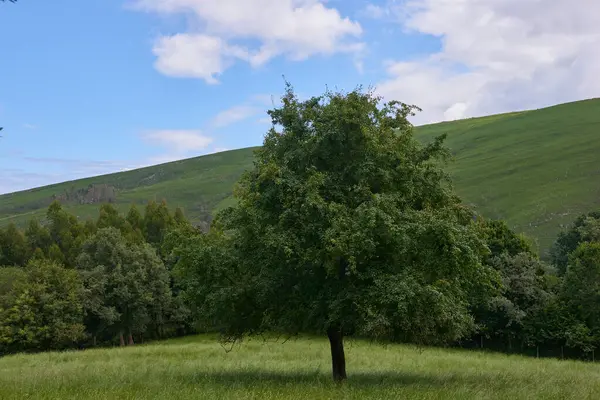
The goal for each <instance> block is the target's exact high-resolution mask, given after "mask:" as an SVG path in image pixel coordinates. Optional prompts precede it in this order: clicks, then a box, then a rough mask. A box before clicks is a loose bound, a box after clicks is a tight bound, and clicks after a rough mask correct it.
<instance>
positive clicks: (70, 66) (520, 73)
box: [0, 0, 600, 193]
mask: <svg viewBox="0 0 600 400" xmlns="http://www.w3.org/2000/svg"><path fill="white" fill-rule="evenodd" d="M583 1H584V2H585V1H588V0H583ZM511 2H512V3H513V4H514V7H512V8H511V7H507V4H508V3H511ZM451 3H452V2H449V0H410V1H394V0H373V1H362V0H343V1H342V0H328V1H324V0H85V1H76V0H64V1H60V2H55V1H34V0H19V1H18V2H17V3H15V4H11V3H0V37H1V38H2V39H1V40H0V54H1V57H0V59H1V61H0V126H3V127H4V131H3V132H2V133H3V136H4V137H3V138H1V139H0V193H6V192H11V191H16V190H21V189H26V188H30V187H35V186H39V185H43V184H49V183H54V182H60V181H64V180H69V179H75V178H79V177H85V176H91V175H98V174H102V173H106V172H113V171H119V170H123V169H128V168H135V167H139V166H144V165H151V164H156V163H159V162H164V161H170V160H175V159H181V158H187V157H192V156H196V155H201V154H208V153H212V152H216V151H221V150H223V149H235V148H241V147H248V146H254V145H259V144H260V143H261V142H262V136H263V134H264V132H265V131H266V130H267V129H268V127H269V125H268V122H266V121H265V117H267V115H266V110H267V109H268V108H270V107H271V101H272V100H271V98H272V96H274V97H275V99H277V98H278V97H279V96H280V94H281V92H282V90H283V88H284V82H283V78H282V75H285V77H286V78H287V79H288V80H289V81H290V82H291V83H292V84H293V85H294V86H295V88H296V91H297V92H298V93H299V94H300V95H303V96H309V95H315V94H319V93H322V92H323V90H324V89H325V86H326V85H328V86H330V87H335V86H337V87H338V88H343V89H352V88H353V87H355V86H356V85H357V84H363V85H365V86H368V85H373V86H375V87H376V89H377V90H378V91H379V92H380V93H381V94H382V95H383V96H384V97H385V98H386V99H392V98H394V99H397V100H401V101H405V102H409V103H413V104H417V105H419V106H420V107H422V108H423V110H424V111H423V113H421V114H420V115H419V116H417V117H415V119H414V121H413V122H414V123H415V124H420V123H426V122H435V121H442V120H448V119H456V118H463V117H469V116H478V115H484V114H489V113H494V112H503V111H509V110H515V109H524V108H535V107H541V106H546V105H550V104H555V103H558V102H563V101H570V100H576V99H582V98H589V97H595V96H597V95H598V94H599V93H600V84H598V81H597V79H596V72H595V71H597V70H598V67H599V66H600V60H599V59H600V57H599V56H598V55H597V54H596V53H597V52H595V51H593V49H594V48H598V45H599V44H600V41H599V39H598V37H599V36H598V35H599V34H600V28H599V27H598V26H597V25H598V24H596V23H595V22H594V19H593V18H591V17H590V16H589V15H594V13H591V14H590V12H591V11H590V10H589V9H588V10H587V12H582V11H577V10H571V8H572V7H570V5H569V4H570V3H569V2H568V1H566V0H564V1H563V0H551V3H552V4H553V5H552V6H551V7H543V8H540V7H538V8H536V7H534V5H535V4H534V3H537V4H538V6H539V5H540V4H541V3H540V2H539V1H537V0H526V1H524V2H521V3H515V2H514V0H502V1H500V0H490V1H489V2H488V3H489V4H487V5H484V6H482V5H481V2H478V1H477V0H463V1H462V3H463V7H457V6H456V2H455V3H454V5H452V4H451ZM526 3H527V5H525V6H523V4H526ZM449 4H450V6H449ZM519 4H520V5H519ZM545 4H549V3H545ZM589 5H590V7H592V8H594V9H598V8H599V7H598V6H597V5H595V2H591V1H590V3H589ZM598 11H600V9H599V10H598ZM595 15H600V14H595ZM552 21H554V22H555V23H556V24H557V25H553V26H550V25H549V23H550V22H552ZM556 26H559V27H558V28H556Z"/></svg>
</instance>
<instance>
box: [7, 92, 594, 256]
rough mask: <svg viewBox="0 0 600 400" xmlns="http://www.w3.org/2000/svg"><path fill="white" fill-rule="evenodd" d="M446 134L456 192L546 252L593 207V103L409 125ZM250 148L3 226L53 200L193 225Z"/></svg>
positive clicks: (227, 199)
mask: <svg viewBox="0 0 600 400" xmlns="http://www.w3.org/2000/svg"><path fill="white" fill-rule="evenodd" d="M442 133H447V134H448V140H447V145H448V146H449V147H450V149H451V150H452V152H453V154H454V155H455V160H454V161H453V162H452V164H451V165H450V171H451V173H452V175H453V178H454V182H455V186H456V189H457V191H458V193H459V194H460V195H461V196H462V197H463V199H464V200H465V201H466V202H467V203H469V204H471V205H473V206H475V208H476V209H477V210H478V211H479V212H481V213H482V214H483V215H484V216H487V217H490V218H502V219H505V220H506V221H508V223H509V224H510V225H511V226H512V227H513V228H514V229H515V230H517V231H519V232H524V233H526V234H528V235H530V236H532V237H533V238H535V239H536V240H537V241H538V245H539V248H540V250H541V252H542V254H543V253H545V252H546V251H547V249H548V248H549V246H550V244H551V243H552V242H553V240H554V238H555V236H556V234H557V233H558V231H559V230H560V229H561V226H563V225H564V224H568V223H569V222H571V221H572V220H573V219H574V218H575V217H576V216H577V215H578V214H580V213H582V212H586V211H589V210H592V209H598V208H600V99H593V100H585V101H579V102H574V103H567V104H561V105H557V106H553V107H548V108H544V109H540V110H533V111H524V112H518V113H509V114H500V115H493V116H489V117H482V118H473V119H466V120H460V121H454V122H446V123H440V124H433V125H425V126H421V127H418V128H417V129H416V134H417V137H418V138H420V139H421V140H423V141H428V140H431V139H432V138H433V137H435V136H437V135H439V134H442ZM252 151H253V149H241V150H233V151H228V152H223V153H219V154H213V155H208V156H203V157H198V158H193V159H188V160H183V161H177V162H172V163H168V164H162V165H158V166H153V167H148V168H143V169H138V170H133V171H127V172H121V173H116V174H111V175H105V176H100V177H95V178H88V179H82V180H78V181H73V182H66V183H61V184H57V185H51V186H46V187H42V188H38V189H32V190H27V191H22V192H17V193H13V194H8V195H3V196H0V225H6V224H7V223H9V222H10V221H14V222H16V223H18V224H23V223H24V222H26V221H27V220H29V219H30V218H31V217H34V216H36V217H40V218H43V214H44V211H45V207H47V206H48V204H49V203H50V202H51V201H52V200H53V198H59V199H60V200H61V201H62V202H63V203H64V204H65V205H66V207H67V209H69V210H70V211H71V212H73V213H75V214H76V215H77V216H79V217H80V218H89V217H95V216H96V214H97V210H98V205H97V204H96V203H98V202H102V201H108V200H111V201H113V202H114V203H115V204H116V205H117V206H118V207H119V208H122V209H125V208H127V207H128V206H129V204H131V203H134V202H135V203H138V204H144V203H145V202H146V201H148V200H149V199H157V200H161V199H163V198H164V199H166V200H167V201H168V203H169V204H170V206H172V207H175V206H181V207H183V208H184V209H185V211H186V214H187V215H188V217H190V218H191V219H192V220H194V221H196V222H199V221H201V220H203V219H206V218H207V217H208V215H210V213H212V212H214V211H216V210H218V209H220V208H222V207H223V206H226V205H227V204H231V202H232V199H231V191H232V188H233V185H234V183H235V181H236V180H237V179H238V178H239V177H240V175H241V173H242V172H243V170H244V169H247V168H249V167H250V166H251V164H252V159H253V153H252Z"/></svg>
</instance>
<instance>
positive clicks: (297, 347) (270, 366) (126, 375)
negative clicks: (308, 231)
mask: <svg viewBox="0 0 600 400" xmlns="http://www.w3.org/2000/svg"><path fill="white" fill-rule="evenodd" d="M346 353H347V363H348V372H349V380H348V382H347V383H346V384H345V385H342V386H336V385H335V384H334V383H332V381H331V378H330V356H329V348H328V343H327V342H326V340H322V339H298V340H291V341H288V342H287V343H285V344H282V343H281V342H273V341H267V342H263V341H261V340H259V339H254V340H252V341H249V342H245V343H242V344H241V345H238V346H235V347H234V348H233V349H232V350H231V351H229V352H226V351H225V350H224V348H222V347H221V346H220V345H219V344H218V343H217V342H216V341H215V339H214V338H213V337H210V336H198V337H193V338H186V339H183V340H181V339H180V340H171V341H166V342H160V343H156V344H150V345H142V346H135V347H128V348H115V349H99V350H85V351H80V352H66V353H43V354H37V355H16V356H9V357H5V358H3V359H0V399H6V400H8V399H25V398H29V399H71V398H72V399H228V400H229V399H578V400H579V399H599V398H600V368H599V367H598V365H597V364H591V363H581V362H574V361H560V360H549V359H534V358H524V357H520V356H506V355H498V354H486V353H479V352H475V351H465V350H444V349H422V350H419V349H416V348H414V347H411V346H400V345H388V346H382V345H376V344H371V343H368V342H363V341H354V342H350V343H348V344H347V349H346Z"/></svg>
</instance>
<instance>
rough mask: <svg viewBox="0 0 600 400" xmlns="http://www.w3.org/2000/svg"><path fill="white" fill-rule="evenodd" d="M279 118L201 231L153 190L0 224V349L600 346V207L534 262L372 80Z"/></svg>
mask: <svg viewBox="0 0 600 400" xmlns="http://www.w3.org/2000/svg"><path fill="white" fill-rule="evenodd" d="M282 100H283V106H282V107H281V108H277V109H274V110H272V111H270V115H271V118H272V119H273V128H272V129H271V130H270V131H269V132H268V134H267V136H266V138H265V143H264V146H263V147H262V148H261V149H259V150H258V151H257V152H256V158H255V161H254V166H253V168H252V169H251V170H249V171H248V172H246V173H245V174H244V175H243V176H242V178H241V180H240V182H239V185H238V187H237V189H236V198H237V200H236V204H235V205H234V206H233V207H229V208H226V209H224V210H223V211H222V212H220V213H219V214H218V216H217V217H216V219H215V221H213V224H212V227H211V229H210V230H208V232H204V231H203V230H201V229H198V228H196V227H193V226H192V224H191V223H190V222H189V221H188V220H187V219H186V218H185V216H184V214H183V211H182V210H181V209H180V208H176V209H175V211H174V212H172V211H171V210H169V208H168V206H167V203H166V202H164V201H163V202H160V203H157V202H155V201H150V202H148V203H147V205H146V206H145V209H144V210H143V213H142V212H140V211H139V210H138V207H137V206H136V205H132V206H130V208H129V210H128V211H127V212H126V213H122V212H119V209H117V208H116V207H115V206H114V205H112V204H110V203H106V204H103V205H102V206H100V208H99V212H97V217H96V219H95V220H89V219H88V220H81V219H78V218H77V217H76V216H75V215H73V214H70V213H69V212H68V211H67V210H65V209H64V208H63V207H62V206H61V204H60V203H59V202H58V201H55V202H53V203H52V204H51V205H50V206H49V207H48V209H47V210H46V215H45V219H44V222H43V223H40V222H39V221H37V220H36V219H32V220H30V221H29V223H28V225H27V226H26V227H25V228H24V229H20V228H19V227H17V226H16V225H15V224H9V225H8V226H6V227H5V228H3V229H2V230H0V265H3V267H0V353H3V354H6V353H15V352H23V351H43V350H51V349H65V348H77V347H89V346H98V345H104V344H105V345H110V344H117V343H118V344H120V345H122V346H125V345H133V344H135V343H138V342H140V341H145V340H148V339H159V338H166V337H170V336H176V335H185V334H189V333H193V332H198V331H214V332H219V333H220V335H221V338H222V339H223V340H224V341H226V342H227V341H229V342H235V341H238V340H241V339H242V338H244V337H246V336H248V335H260V334H268V333H278V334H284V335H286V336H293V335H297V334H306V333H309V334H318V335H327V337H328V339H329V343H330V350H331V357H332V366H333V377H334V379H336V380H343V379H345V378H346V369H345V349H344V339H345V338H347V337H351V336H354V337H362V338H370V339H380V340H391V341H393V342H403V343H415V344H419V345H423V344H437V345H442V344H453V345H457V346H460V345H462V346H469V345H472V344H473V343H477V344H478V345H479V346H481V347H484V348H495V349H498V350H502V351H507V352H510V351H514V352H524V353H528V352H529V353H531V352H533V354H538V355H545V354H548V355H556V356H560V357H579V358H588V359H594V358H595V349H596V348H597V347H598V345H600V295H599V293H600V213H588V214H585V215H582V216H580V217H579V218H578V219H577V220H576V222H575V223H574V224H573V225H572V226H571V227H570V228H569V229H568V230H566V231H565V232H563V233H561V234H560V235H559V236H558V238H557V240H556V243H555V245H554V247H553V248H552V252H551V254H552V263H551V264H547V263H545V262H544V261H542V260H541V259H540V258H539V256H538V255H537V253H536V252H535V251H534V249H533V246H532V245H531V242H530V240H528V239H527V238H526V237H525V236H522V235H518V234H516V233H515V232H514V231H512V230H511V229H509V227H508V225H507V224H506V223H505V222H503V221H500V220H489V219H484V218H482V217H481V216H480V215H478V214H477V213H476V212H474V211H473V210H471V209H469V208H468V207H467V206H465V204H464V203H463V202H462V201H461V199H460V198H459V197H458V196H457V195H456V194H455V193H454V191H453V189H452V186H451V185H450V179H449V176H448V174H447V173H446V172H445V170H444V165H445V160H446V159H447V157H448V156H449V151H448V150H447V149H446V148H445V146H444V136H440V137H437V138H435V140H432V141H430V142H429V144H426V145H424V144H422V143H421V142H419V141H418V140H416V139H415V136H414V133H413V128H412V126H411V125H410V123H408V121H407V117H408V116H409V115H410V114H411V113H412V112H413V110H414V107H412V106H408V105H406V104H402V103H397V102H390V103H385V104H381V103H380V99H379V98H377V97H375V96H373V95H372V94H371V93H363V92H362V91H360V90H356V91H353V92H351V93H347V94H344V93H326V94H325V95H324V96H322V97H317V98H311V99H309V100H307V101H304V102H301V101H299V100H298V99H297V98H296V96H295V94H294V93H293V91H292V89H291V87H288V90H287V92H286V95H285V96H284V97H283V99H282Z"/></svg>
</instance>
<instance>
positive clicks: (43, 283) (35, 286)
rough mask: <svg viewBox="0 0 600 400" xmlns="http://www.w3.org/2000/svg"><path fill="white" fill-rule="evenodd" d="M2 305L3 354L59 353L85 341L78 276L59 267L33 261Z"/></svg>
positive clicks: (0, 341)
mask: <svg viewBox="0 0 600 400" xmlns="http://www.w3.org/2000/svg"><path fill="white" fill-rule="evenodd" d="M9 294H10V295H8V296H5V298H4V300H3V304H0V353H5V352H12V351H27V350H49V349H60V348H64V347H66V346H69V345H72V344H73V343H74V342H76V341H78V340H80V339H82V338H83V332H84V325H83V308H82V292H81V284H80V281H79V275H78V274H77V272H76V271H73V270H68V269H65V268H64V267H63V266H61V265H60V264H57V263H55V262H51V261H45V260H34V261H31V262H30V263H29V264H28V265H27V267H26V268H25V274H24V275H23V276H21V277H17V279H15V281H14V283H13V284H12V287H11V288H10V292H9Z"/></svg>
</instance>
